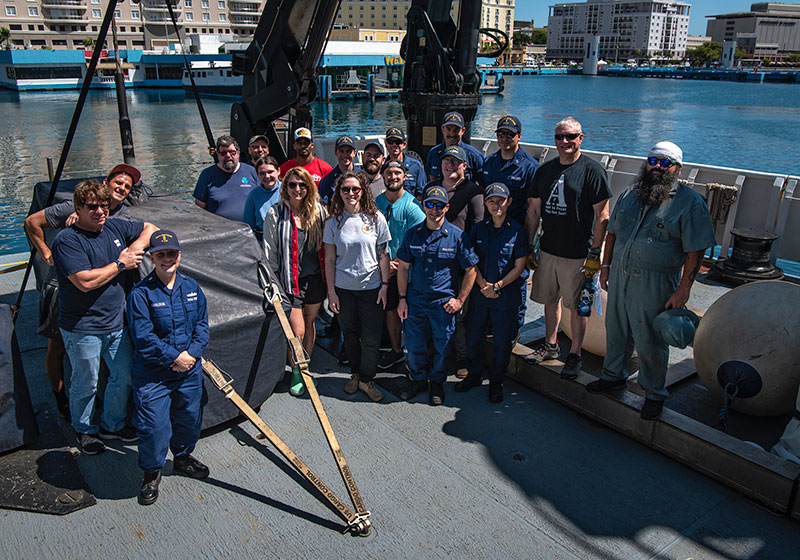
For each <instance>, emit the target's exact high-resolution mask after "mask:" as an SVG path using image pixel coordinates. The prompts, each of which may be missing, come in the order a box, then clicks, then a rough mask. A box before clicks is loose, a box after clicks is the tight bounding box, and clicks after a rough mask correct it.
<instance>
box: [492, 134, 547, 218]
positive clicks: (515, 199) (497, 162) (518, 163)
mask: <svg viewBox="0 0 800 560" xmlns="http://www.w3.org/2000/svg"><path fill="white" fill-rule="evenodd" d="M538 168H539V162H538V161H536V160H535V159H534V158H533V156H531V155H530V154H529V153H528V152H526V151H525V150H523V149H522V148H517V153H516V154H514V157H513V158H511V159H509V160H505V159H503V156H502V155H501V154H500V150H497V151H496V152H495V153H493V154H492V155H490V156H489V157H487V158H486V160H485V161H484V162H483V171H482V172H481V182H482V184H483V188H486V187H488V186H489V185H491V184H492V183H503V184H504V185H505V186H507V187H508V190H509V192H510V193H511V207H510V208H509V209H508V217H509V218H511V219H512V220H514V221H515V222H517V223H518V224H520V225H522V226H524V225H525V217H526V216H527V215H528V192H529V191H530V189H531V186H532V185H533V176H534V175H535V174H536V170H537V169H538Z"/></svg>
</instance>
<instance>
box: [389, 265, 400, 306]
mask: <svg viewBox="0 0 800 560" xmlns="http://www.w3.org/2000/svg"><path fill="white" fill-rule="evenodd" d="M398 303H400V292H398V291H397V274H395V275H394V276H392V277H391V278H389V286H388V288H387V290H386V311H394V310H395V309H397V304H398Z"/></svg>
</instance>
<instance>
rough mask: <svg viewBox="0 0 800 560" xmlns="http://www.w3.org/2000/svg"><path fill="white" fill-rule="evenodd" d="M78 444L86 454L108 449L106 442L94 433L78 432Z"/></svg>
mask: <svg viewBox="0 0 800 560" xmlns="http://www.w3.org/2000/svg"><path fill="white" fill-rule="evenodd" d="M78 446H79V447H80V448H81V451H83V453H85V454H86V455H97V454H98V453H102V452H103V451H105V450H106V444H105V443H103V441H102V440H101V439H100V438H98V437H97V436H96V435H94V434H78Z"/></svg>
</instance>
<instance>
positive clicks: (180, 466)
mask: <svg viewBox="0 0 800 560" xmlns="http://www.w3.org/2000/svg"><path fill="white" fill-rule="evenodd" d="M172 470H173V472H176V473H181V474H185V475H186V476H188V477H189V478H205V477H207V476H208V467H207V466H205V465H204V464H203V463H201V462H200V461H198V460H197V459H195V458H194V457H192V456H191V455H180V456H178V457H173V458H172Z"/></svg>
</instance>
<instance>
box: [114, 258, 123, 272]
mask: <svg viewBox="0 0 800 560" xmlns="http://www.w3.org/2000/svg"><path fill="white" fill-rule="evenodd" d="M114 262H115V263H117V270H119V271H120V272H122V271H123V270H125V263H124V262H122V261H121V260H119V259H116V260H114Z"/></svg>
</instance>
